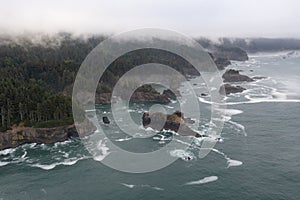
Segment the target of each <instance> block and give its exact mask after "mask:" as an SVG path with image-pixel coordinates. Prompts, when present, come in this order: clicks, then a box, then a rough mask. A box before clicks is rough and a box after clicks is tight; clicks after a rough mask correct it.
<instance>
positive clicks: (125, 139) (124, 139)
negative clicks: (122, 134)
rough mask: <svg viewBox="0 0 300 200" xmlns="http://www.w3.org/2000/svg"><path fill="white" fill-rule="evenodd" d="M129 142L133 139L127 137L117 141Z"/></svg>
mask: <svg viewBox="0 0 300 200" xmlns="http://www.w3.org/2000/svg"><path fill="white" fill-rule="evenodd" d="M128 140H132V137H126V138H121V139H116V140H115V141H116V142H124V141H128Z"/></svg>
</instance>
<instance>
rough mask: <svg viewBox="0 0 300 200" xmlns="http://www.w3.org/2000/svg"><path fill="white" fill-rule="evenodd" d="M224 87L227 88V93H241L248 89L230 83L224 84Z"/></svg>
mask: <svg viewBox="0 0 300 200" xmlns="http://www.w3.org/2000/svg"><path fill="white" fill-rule="evenodd" d="M223 87H224V89H225V93H226V94H235V93H240V92H243V91H244V90H246V89H245V88H243V87H241V86H237V85H231V84H228V83H227V84H224V85H223Z"/></svg>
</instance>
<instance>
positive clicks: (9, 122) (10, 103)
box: [0, 32, 248, 131]
mask: <svg viewBox="0 0 300 200" xmlns="http://www.w3.org/2000/svg"><path fill="white" fill-rule="evenodd" d="M105 38H106V37H105V36H103V35H93V36H89V37H79V36H78V37H75V36H74V35H72V34H69V33H65V32H63V33H58V34H56V35H52V36H48V35H41V36H40V37H39V39H38V40H36V36H33V37H30V36H18V37H10V36H3V35H2V36H1V35H0V117H1V118H0V119H1V121H0V122H1V123H0V131H4V130H7V129H10V128H11V127H12V126H13V125H16V126H19V125H24V126H34V127H51V126H58V125H64V124H71V123H73V120H72V108H71V93H72V86H73V82H74V80H75V77H76V73H77V71H78V69H79V67H80V64H81V63H82V62H83V60H84V59H85V57H86V56H87V55H88V53H89V52H90V51H91V50H92V49H93V48H94V47H95V46H96V45H98V44H99V43H100V42H101V41H103V40H104V39H105ZM201 42H202V43H203V44H202V45H204V46H205V45H206V44H205V40H201ZM201 42H200V43H201ZM208 43H209V45H210V47H211V46H212V45H211V42H208ZM212 51H214V53H215V54H214V55H213V54H210V55H211V56H212V58H213V59H214V60H215V62H216V63H217V66H218V67H219V68H220V69H223V67H224V66H227V65H229V64H230V61H229V60H232V59H234V58H236V59H237V60H243V59H248V57H247V54H246V52H244V51H242V50H241V49H240V48H237V47H232V46H231V47H226V48H225V47H222V46H215V48H214V49H212ZM224 52H225V53H224ZM151 62H152V63H161V64H165V65H168V66H171V67H173V68H175V69H176V70H178V71H179V72H181V73H182V74H183V75H186V76H190V75H192V76H193V75H199V73H198V72H197V71H196V70H195V69H194V68H193V66H191V65H190V64H189V63H188V62H187V61H186V60H184V59H183V58H181V57H179V56H177V55H174V54H172V53H170V52H165V51H162V50H156V49H143V50H137V51H133V52H129V53H127V54H125V55H123V56H121V57H120V58H118V59H117V60H115V61H114V62H113V63H111V65H110V66H109V68H108V69H107V70H106V71H105V73H104V74H103V76H102V78H101V79H100V82H99V85H98V89H97V92H98V93H106V94H109V93H111V92H112V88H113V86H114V84H115V83H116V82H117V80H118V79H119V77H121V76H122V75H123V74H124V73H126V72H127V71H128V70H129V69H131V68H133V67H135V66H138V65H141V64H145V63H151ZM142 90H143V89H142ZM145 90H147V87H145Z"/></svg>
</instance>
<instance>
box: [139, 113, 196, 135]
mask: <svg viewBox="0 0 300 200" xmlns="http://www.w3.org/2000/svg"><path fill="white" fill-rule="evenodd" d="M142 123H143V126H144V127H145V128H147V127H151V128H152V129H154V130H159V131H162V130H171V131H174V132H176V133H178V134H179V135H182V136H194V137H202V136H201V135H200V134H199V133H197V132H195V131H193V130H192V129H191V128H189V127H188V126H187V125H186V123H194V121H193V120H191V119H189V118H185V117H184V115H183V113H182V112H181V111H176V112H174V113H173V114H170V115H166V114H163V113H160V112H154V113H149V112H145V113H144V114H143V118H142ZM162 123H164V124H162Z"/></svg>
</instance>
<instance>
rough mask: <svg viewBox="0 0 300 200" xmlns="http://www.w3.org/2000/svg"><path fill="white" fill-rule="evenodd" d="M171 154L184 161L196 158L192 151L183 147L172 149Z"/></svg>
mask: <svg viewBox="0 0 300 200" xmlns="http://www.w3.org/2000/svg"><path fill="white" fill-rule="evenodd" d="M170 155H171V156H172V157H175V158H181V159H182V160H184V161H190V160H195V159H196V157H195V156H194V154H193V153H192V152H190V151H186V150H183V149H175V150H173V151H170Z"/></svg>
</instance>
